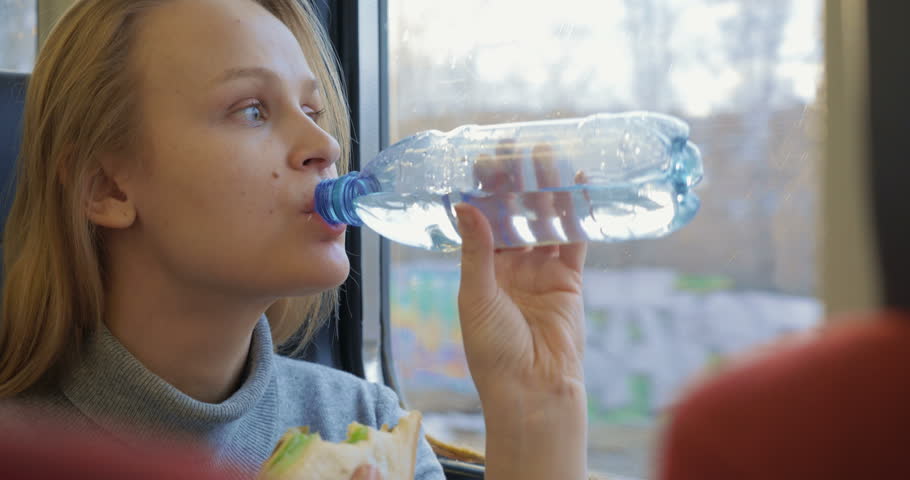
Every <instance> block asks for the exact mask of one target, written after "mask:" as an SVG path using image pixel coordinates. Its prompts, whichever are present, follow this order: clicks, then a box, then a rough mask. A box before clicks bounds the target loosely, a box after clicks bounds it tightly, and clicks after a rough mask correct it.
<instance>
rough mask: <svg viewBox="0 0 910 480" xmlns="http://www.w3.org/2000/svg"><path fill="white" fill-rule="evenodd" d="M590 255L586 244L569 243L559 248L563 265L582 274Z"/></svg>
mask: <svg viewBox="0 0 910 480" xmlns="http://www.w3.org/2000/svg"><path fill="white" fill-rule="evenodd" d="M587 254H588V244H587V243H586V242H577V243H567V244H565V245H560V246H559V259H560V260H561V261H562V263H563V265H565V266H567V267H569V268H571V269H572V270H575V271H576V272H581V271H582V270H584V268H585V257H586V256H587Z"/></svg>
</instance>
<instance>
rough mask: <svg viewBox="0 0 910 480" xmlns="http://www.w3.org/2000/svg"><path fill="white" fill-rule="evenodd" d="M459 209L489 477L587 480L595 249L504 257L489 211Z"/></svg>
mask: <svg viewBox="0 0 910 480" xmlns="http://www.w3.org/2000/svg"><path fill="white" fill-rule="evenodd" d="M456 213H457V215H458V227H459V231H460V232H461V235H462V241H463V244H462V265H461V286H460V290H459V294H458V308H459V316H460V320H461V329H462V336H463V338H464V340H463V341H464V347H465V353H466V354H467V360H468V367H469V368H470V370H471V376H472V377H473V379H474V383H475V385H476V386H477V391H478V393H479V394H480V400H481V403H482V405H483V412H484V420H485V423H486V457H487V462H486V478H488V479H489V480H500V479H511V478H521V479H523V480H530V479H551V478H563V479H582V478H586V476H587V407H586V394H585V387H584V372H583V367H582V361H583V358H582V357H583V353H584V342H585V328H584V307H583V302H582V285H581V277H582V268H583V266H584V260H585V253H586V245H585V244H583V243H578V244H565V245H550V246H543V247H535V248H524V249H519V250H501V251H494V249H493V236H492V233H491V231H490V226H489V223H488V222H487V221H486V219H485V218H484V217H483V215H481V214H480V212H479V211H478V210H477V209H476V208H474V207H471V206H470V205H466V204H461V205H458V206H457V207H456Z"/></svg>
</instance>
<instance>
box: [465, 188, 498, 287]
mask: <svg viewBox="0 0 910 480" xmlns="http://www.w3.org/2000/svg"><path fill="white" fill-rule="evenodd" d="M455 214H456V215H457V217H458V232H459V233H460V234H461V240H462V245H461V286H460V287H459V291H458V297H459V301H461V300H466V301H470V302H484V301H489V300H491V299H492V298H493V297H494V296H495V294H496V289H497V286H496V274H495V270H494V266H493V262H494V260H493V234H492V232H491V231H490V224H489V223H488V222H487V220H486V218H484V216H483V215H482V214H481V213H480V211H479V210H477V209H476V208H474V207H473V206H471V205H468V204H466V203H460V204H458V205H456V206H455Z"/></svg>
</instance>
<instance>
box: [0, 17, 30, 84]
mask: <svg viewBox="0 0 910 480" xmlns="http://www.w3.org/2000/svg"><path fill="white" fill-rule="evenodd" d="M36 2H37V0H4V1H3V2H0V70H11V71H17V72H30V71H31V70H32V65H34V63H35V49H36V47H37V31H38V18H37V8H36V5H35V3H36Z"/></svg>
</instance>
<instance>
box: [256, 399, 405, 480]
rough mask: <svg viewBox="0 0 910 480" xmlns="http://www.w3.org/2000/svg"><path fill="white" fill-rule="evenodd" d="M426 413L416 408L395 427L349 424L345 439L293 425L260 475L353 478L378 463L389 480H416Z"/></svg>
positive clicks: (263, 478)
mask: <svg viewBox="0 0 910 480" xmlns="http://www.w3.org/2000/svg"><path fill="white" fill-rule="evenodd" d="M420 420H421V415H420V412H418V411H411V412H409V413H408V414H407V415H406V416H404V417H402V418H401V419H400V420H399V421H398V425H397V426H396V427H395V428H394V429H392V430H389V428H388V426H387V425H383V426H382V428H381V429H379V430H376V429H374V428H370V427H367V426H366V425H361V424H359V423H357V422H354V423H352V424H351V425H350V426H348V438H347V439H346V440H345V441H344V442H342V443H332V442H326V441H324V440H323V439H322V437H320V436H319V434H318V433H309V428H307V427H302V428H301V427H298V428H292V429H290V430H288V431H287V432H286V433H285V434H284V435H283V436H282V437H281V440H280V441H279V442H278V446H276V447H275V451H274V452H272V456H271V457H269V459H268V460H266V461H265V463H264V464H263V466H262V470H261V471H260V473H259V476H258V478H259V479H260V480H351V476H352V475H353V474H354V471H355V470H357V468H358V467H359V466H361V465H366V464H370V465H373V466H375V467H376V468H377V469H378V470H379V472H380V474H381V475H382V479H383V480H413V478H414V465H415V463H416V461H417V442H418V440H419V437H420Z"/></svg>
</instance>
